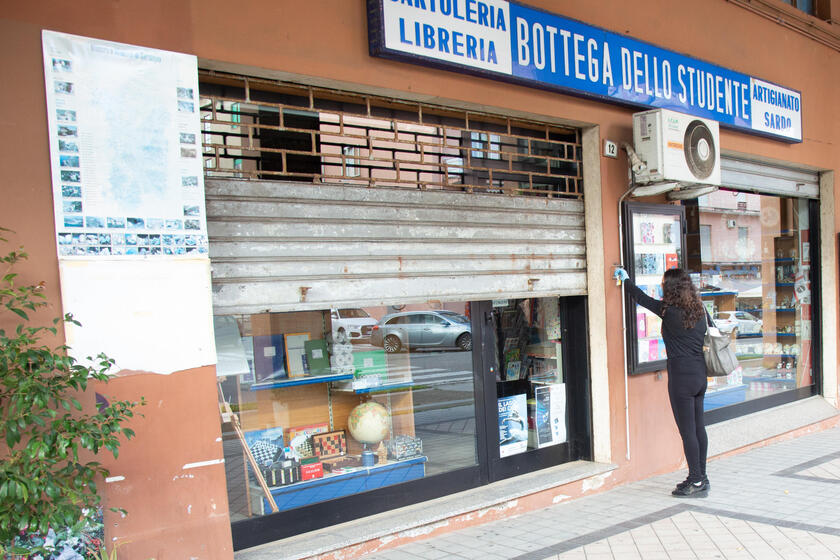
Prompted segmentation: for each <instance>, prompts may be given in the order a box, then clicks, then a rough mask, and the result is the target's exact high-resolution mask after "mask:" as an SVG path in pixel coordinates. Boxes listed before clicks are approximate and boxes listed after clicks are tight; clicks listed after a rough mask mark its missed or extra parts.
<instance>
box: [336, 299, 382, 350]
mask: <svg viewBox="0 0 840 560" xmlns="http://www.w3.org/2000/svg"><path fill="white" fill-rule="evenodd" d="M330 320H331V322H332V329H331V331H332V337H333V340H335V341H336V342H338V343H344V342H352V341H354V340H358V341H362V340H367V339H368V338H370V333H371V331H372V330H373V327H374V325H376V319H374V318H373V317H371V316H370V315H369V314H368V312H367V311H365V310H364V309H358V308H353V307H348V308H341V309H332V310H331V311H330Z"/></svg>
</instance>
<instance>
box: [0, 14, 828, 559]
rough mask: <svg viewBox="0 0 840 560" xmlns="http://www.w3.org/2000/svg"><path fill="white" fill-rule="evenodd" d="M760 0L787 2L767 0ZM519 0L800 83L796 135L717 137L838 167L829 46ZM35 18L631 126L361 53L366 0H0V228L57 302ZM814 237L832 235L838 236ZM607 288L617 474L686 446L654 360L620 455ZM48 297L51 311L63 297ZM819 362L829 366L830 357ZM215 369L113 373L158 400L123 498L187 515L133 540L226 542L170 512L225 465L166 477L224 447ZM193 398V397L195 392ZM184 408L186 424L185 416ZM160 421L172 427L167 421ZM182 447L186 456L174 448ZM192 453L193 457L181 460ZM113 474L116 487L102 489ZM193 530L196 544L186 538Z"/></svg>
mask: <svg viewBox="0 0 840 560" xmlns="http://www.w3.org/2000/svg"><path fill="white" fill-rule="evenodd" d="M767 1H768V3H771V4H772V3H774V2H775V3H777V4H779V6H782V5H783V4H782V2H776V1H775V0H767ZM527 3H528V4H530V5H532V6H534V7H538V8H542V9H545V10H546V11H550V12H555V13H558V12H561V13H562V14H563V15H565V16H568V17H572V18H576V19H579V20H582V21H585V22H587V23H591V24H593V25H597V26H600V27H603V28H606V29H608V30H610V31H615V32H617V33H622V34H627V35H628V36H632V37H635V38H638V39H642V40H646V41H649V42H651V43H654V44H656V45H658V46H661V47H663V48H666V49H670V50H674V51H679V52H684V53H686V54H688V55H690V56H692V57H695V58H699V59H703V60H706V61H708V62H712V63H714V64H718V65H720V66H723V67H727V68H731V69H733V70H736V71H740V72H743V73H746V74H749V75H753V76H757V77H760V78H762V79H765V80H769V81H773V82H777V83H780V84H782V85H784V86H787V87H790V88H794V89H797V90H800V91H801V92H802V100H803V107H804V109H803V119H804V121H803V133H804V141H803V142H802V143H801V144H786V143H783V142H779V141H774V140H768V139H763V138H759V137H756V136H750V135H747V134H743V133H739V132H732V131H728V130H723V131H721V143H722V147H723V149H724V150H727V151H731V152H739V153H744V154H749V155H752V156H758V157H763V158H769V159H773V160H777V161H786V162H790V163H794V164H801V165H807V166H814V167H816V168H819V169H838V168H840V151H838V148H837V138H840V111H839V110H838V107H837V105H838V103H837V98H836V92H837V91H840V57H838V52H837V51H835V50H833V49H831V48H829V47H826V46H823V45H820V44H818V43H817V42H815V41H813V40H811V39H809V38H807V37H804V36H803V35H801V34H798V33H796V32H793V31H790V30H786V29H785V28H783V27H782V26H780V25H778V24H777V23H775V22H774V21H771V20H768V19H766V18H762V17H759V16H757V15H755V14H753V13H750V12H749V11H747V10H745V9H743V8H740V7H738V6H737V5H735V4H733V3H731V2H727V1H725V0H704V1H702V2H680V3H674V2H668V1H666V0H646V1H645V2H618V1H615V0H613V1H608V0H593V1H591V2H562V3H558V2H555V1H550V0H529V1H528V2H527ZM832 4H833V6H832V7H833V8H834V10H833V11H834V13H835V14H840V0H834V1H833V2H832ZM820 25H822V24H820ZM823 27H825V28H827V29H832V28H833V30H834V32H835V33H837V30H836V27H837V26H836V25H834V26H832V27H829V26H828V25H824V26H823ZM41 29H51V30H55V31H63V32H68V33H73V34H78V35H84V36H89V37H95V38H101V39H108V40H114V41H120V42H125V43H131V44H137V45H143V46H149V47H156V48H160V49H167V50H174V51H180V52H186V53H192V54H195V55H197V56H198V57H199V58H200V60H201V61H211V62H212V64H213V65H214V66H216V67H225V65H228V66H226V67H227V68H228V69H231V70H235V69H236V68H235V67H234V66H233V65H239V66H241V67H252V68H260V69H264V70H265V71H269V72H271V71H274V72H284V73H289V74H293V75H300V76H309V77H311V78H313V79H316V80H318V81H319V82H321V83H325V84H336V83H343V84H355V85H354V86H353V87H359V88H364V89H370V90H373V91H391V92H393V93H394V95H396V96H399V95H407V96H412V97H419V98H422V99H424V100H426V101H428V102H436V101H439V102H441V103H452V102H462V103H466V104H470V105H479V106H482V107H484V108H485V109H487V110H491V109H489V108H492V107H498V108H500V109H501V110H513V111H526V112H529V113H534V114H537V115H546V116H550V117H555V118H564V119H569V120H571V121H576V122H579V123H592V124H598V125H600V127H601V128H600V133H601V136H602V138H607V139H610V140H612V141H615V142H622V141H631V139H632V131H631V117H630V115H631V114H632V112H633V110H631V109H628V108H623V107H618V106H613V105H608V104H604V103H600V102H595V101H590V100H585V99H580V98H575V97H570V96H564V95H561V94H558V93H553V92H547V91H540V90H536V89H531V88H527V87H522V86H513V85H510V84H505V83H502V82H496V81H492V80H487V79H481V78H475V77H472V76H467V75H461V74H458V73H455V72H449V71H443V70H436V69H431V68H425V67H422V66H417V65H411V64H405V63H400V62H392V61H387V60H383V59H377V58H372V57H370V56H369V54H368V44H367V29H366V8H365V3H364V2H363V1H361V0H356V1H350V0H316V1H315V2H309V3H302V2H299V1H298V0H273V1H268V0H254V1H252V2H247V3H239V4H231V3H230V2H221V1H219V0H202V1H201V2H199V1H182V2H164V1H161V0H123V1H120V2H116V1H113V0H91V1H88V2H84V3H79V4H76V5H74V6H73V8H72V9H69V8H67V7H66V6H65V5H63V4H62V3H58V2H47V1H32V2H17V3H6V5H4V8H3V14H2V19H0V67H2V68H3V69H4V77H6V78H7V80H6V83H5V84H4V87H2V88H0V107H2V109H0V111H2V113H0V154H3V158H4V177H3V183H2V187H0V192H2V194H3V197H2V199H0V226H3V227H8V228H11V229H14V230H16V231H17V232H18V233H17V236H16V237H15V239H16V241H19V242H21V243H24V244H25V245H26V246H27V248H28V249H29V250H30V252H31V253H33V255H36V258H34V259H33V261H32V262H31V263H30V264H29V265H28V266H27V267H25V270H24V275H25V276H27V277H31V278H35V279H38V280H40V279H44V280H46V281H47V285H48V295H49V296H50V298H51V300H52V301H54V302H57V301H58V298H57V295H58V272H57V261H56V257H55V245H54V243H55V242H54V228H53V221H52V220H53V216H52V194H51V185H50V171H49V157H48V142H47V130H46V119H45V101H44V78H43V69H42V62H41V39H40V30H41ZM206 64H207V63H202V65H206ZM243 71H244V70H243ZM600 165H601V177H602V189H603V191H602V192H603V194H602V202H603V210H604V231H605V243H606V251H605V252H606V254H605V262H606V264H607V265H611V264H612V263H617V262H618V261H619V246H618V229H617V228H618V216H617V207H616V204H617V200H618V197H619V196H620V195H621V194H622V193H623V192H624V190H625V188H626V177H627V167H626V162H625V160H624V158H623V157H622V158H619V159H617V160H613V159H609V158H601V163H600ZM835 216H840V211H837V210H836V209H835ZM834 230H835V231H839V230H840V218H838V222H837V223H835V224H834ZM823 242H824V243H831V244H832V246H833V244H834V242H835V240H834V239H825V240H823ZM835 250H836V248H835ZM610 273H611V269H609V270H607V271H605V274H606V275H609V274H610ZM594 295H595V297H601V295H599V294H594ZM603 297H604V298H605V300H606V304H607V308H608V316H607V325H608V327H607V329H608V330H607V339H606V340H605V341H603V348H593V349H592V351H593V352H602V351H605V352H606V353H607V358H608V364H609V376H610V405H611V406H610V409H611V411H612V414H611V435H612V442H611V444H612V452H613V453H612V454H613V460H614V461H615V462H617V463H618V464H619V465H620V467H621V468H620V469H619V470H618V471H617V472H616V473H615V478H614V480H615V481H616V482H621V481H625V480H632V479H638V478H642V477H645V476H649V475H651V474H653V473H658V472H666V471H671V470H674V469H675V468H677V467H679V465H680V463H681V460H682V451H681V449H680V446H679V439H678V437H677V434H676V428H675V427H674V423H673V420H672V418H671V412H670V409H669V405H668V400H667V394H666V380H665V379H664V377H663V378H661V379H659V378H657V376H656V374H647V375H642V376H638V377H634V378H633V379H631V380H630V382H629V399H630V411H631V414H630V420H631V426H630V438H631V443H632V449H631V453H632V458H631V461H630V462H629V464H628V463H627V462H626V461H625V459H624V456H625V444H626V442H625V437H624V434H625V421H624V413H623V411H624V379H623V359H624V358H623V352H622V333H621V330H620V325H621V315H620V313H621V309H620V293H619V291H618V289H617V288H616V287H615V285H614V284H613V283H612V282H611V281H610V280H609V279H607V288H606V293H605V294H603ZM55 311H56V312H58V311H60V306H59V305H58V304H56V308H55ZM56 314H57V313H56ZM50 316H52V315H50ZM828 366H829V367H836V366H837V364H828ZM210 370H212V368H201V369H197V370H190V371H187V372H181V373H177V374H173V375H172V376H169V377H159V376H148V375H132V376H128V377H123V378H119V379H118V380H116V381H115V383H114V388H115V389H116V390H118V391H120V392H123V391H124V392H125V394H126V395H129V394H133V395H139V394H146V396H147V399H149V400H150V401H152V399H151V396H152V395H155V396H156V397H161V398H162V403H163V404H161V405H160V406H158V405H157V404H155V403H156V402H157V400H155V401H154V402H152V404H150V406H148V407H146V414H147V416H148V415H150V414H151V413H152V411H154V413H155V415H154V418H153V419H152V418H150V419H149V421H150V422H152V421H153V423H150V424H149V425H148V427H146V428H141V430H148V432H145V431H143V432H141V430H138V433H139V435H138V438H137V440H136V441H135V442H132V443H131V444H130V445H128V446H126V449H125V454H124V455H123V456H122V458H121V459H120V462H119V463H118V464H117V465H116V467H118V468H116V469H115V473H116V472H117V470H120V469H123V470H124V472H131V473H132V476H133V477H135V480H136V479H137V478H136V477H138V476H141V477H142V476H146V477H147V478H145V479H144V480H145V482H144V483H143V485H141V484H140V482H137V483H133V484H135V485H134V486H133V487H132V488H133V490H132V492H133V493H132V494H131V498H130V500H129V501H130V502H131V503H130V504H128V505H127V506H124V507H127V508H128V509H129V510H131V509H132V508H133V507H134V504H137V506H138V510H140V509H145V508H147V507H154V506H155V505H156V504H158V505H159V504H160V502H155V500H151V499H147V496H143V495H141V494H142V493H143V492H141V488H147V489H148V496H158V494H157V493H156V492H157V491H158V490H159V488H158V487H157V485H161V484H164V483H165V485H166V486H165V487H164V488H165V489H166V490H167V491H172V492H174V493H175V495H176V497H174V498H171V499H169V497H167V501H166V502H165V503H166V507H165V508H164V509H163V510H160V515H159V517H158V519H167V520H170V521H167V523H170V522H171V523H172V524H173V525H172V531H178V530H180V529H176V528H175V527H176V526H177V525H178V524H183V527H184V529H183V535H184V536H183V537H181V536H177V537H176V536H175V535H176V532H173V533H172V534H171V535H170V534H169V533H166V532H165V531H164V532H163V533H154V529H153V528H152V525H145V523H147V522H148V523H152V522H153V520H152V519H145V520H143V521H142V522H141V521H137V522H136V523H137V525H130V526H131V527H132V529H131V530H132V531H137V533H136V534H137V535H138V536H137V540H138V541H139V540H141V539H143V540H145V539H146V538H147V537H148V538H150V539H154V538H159V539H164V541H165V542H178V543H182V542H183V543H184V544H183V547H182V550H183V551H186V550H187V549H188V548H190V546H192V547H193V548H194V549H195V550H198V549H199V547H201V546H204V545H203V544H201V543H204V542H213V543H216V542H221V543H223V542H229V539H228V541H225V538H226V537H225V535H226V534H228V533H226V528H224V527H222V525H224V523H223V522H222V521H217V518H216V514H215V513H210V512H209V511H206V510H202V512H203V513H202V516H203V522H202V523H204V524H205V525H204V527H205V532H204V533H203V537H204V538H203V539H202V538H200V537H201V536H202V535H199V533H200V532H201V531H200V530H199V529H198V527H197V526H194V525H192V523H193V519H194V518H193V517H190V515H192V514H189V515H188V514H185V513H184V511H179V512H177V515H176V514H175V513H174V512H173V511H169V509H167V508H171V509H172V510H175V509H177V508H183V507H184V506H185V504H187V503H194V502H189V500H188V499H187V496H188V494H191V493H192V492H193V491H197V492H201V493H202V495H203V496H204V499H205V503H204V504H203V505H202V506H200V507H202V508H206V507H207V502H206V500H207V497H208V496H219V500H220V501H218V502H216V505H217V507H221V504H222V501H223V493H224V480H223V477H222V475H221V474H219V473H220V472H221V471H220V469H215V467H213V468H207V469H206V470H202V471H201V473H200V478H199V471H200V469H196V470H195V474H196V477H197V478H196V479H191V480H190V481H189V483H187V481H186V480H177V481H175V480H165V479H166V477H167V476H169V477H173V476H176V475H177V474H178V473H177V467H180V465H182V464H184V463H188V462H191V461H201V460H205V459H209V458H212V457H220V456H221V452H220V451H219V448H218V444H217V443H215V440H214V438H215V437H217V432H218V429H219V428H218V421H217V418H216V417H215V415H216V411H215V393H214V391H215V389H214V378H213V376H212V375H211V374H210V373H209V371H210ZM199 398H200V399H202V402H200V403H199V402H198V399H199ZM193 406H197V407H199V408H200V410H196V411H195V412H196V414H194V415H192V416H190V417H188V418H186V417H185V416H184V411H186V410H193V409H192V407H193ZM211 409H212V413H211V412H210V411H211ZM185 420H188V422H189V423H188V424H184V421H185ZM164 426H166V427H167V428H168V429H167V430H164ZM187 426H189V429H190V430H193V431H192V432H191V433H190V434H189V437H187V435H185V434H181V433H180V430H181V429H185V428H186V427H187ZM163 434H169V435H171V436H172V437H174V439H175V441H178V442H180V443H181V444H188V446H189V444H190V442H191V438H195V439H196V441H197V442H199V443H197V444H196V445H197V447H195V448H192V447H190V449H193V451H194V453H193V454H190V453H187V452H186V450H184V449H181V448H180V447H178V446H177V445H176V444H175V443H173V444H172V445H169V444H166V445H167V447H165V448H163V447H161V445H162V442H161V439H160V436H162V435H163ZM163 451H166V454H164V453H163ZM177 453H183V454H182V455H180V456H179V457H180V458H179V459H178V460H174V457H175V456H177V455H175V454H177ZM170 455H171V457H173V459H172V460H171V461H170V460H169V457H170ZM187 455H190V456H191V457H192V456H195V457H196V458H187ZM128 457H131V458H132V461H133V464H132V465H130V466H126V467H123V462H124V461H125V462H127V461H128ZM182 459H183V462H181V460H182ZM160 461H165V462H164V463H161V462H160ZM159 467H160V468H159ZM173 469H174V470H173ZM217 470H218V471H219V472H216V471H217ZM182 482H183V483H184V484H183V485H182V484H181V483H182ZM188 484H189V486H188ZM111 488H114V489H115V490H111ZM118 488H119V487H118V486H112V487H111V486H109V493H113V492H115V491H116V489H118ZM184 488H189V490H188V491H187V490H183V489H184ZM182 492H183V493H182ZM110 499H111V494H109V500H110ZM193 512H195V510H193ZM170 514H171V516H170ZM130 523H134V521H133V520H132V521H129V522H126V524H125V525H121V526H122V527H125V528H128V527H129V524H130ZM143 527H146V528H143ZM167 530H168V529H167ZM145 531H152V532H151V533H149V532H145ZM177 534H178V535H181V533H177ZM178 539H182V540H178ZM190 539H192V540H190ZM188 542H191V543H192V544H191V545H189V546H188V544H187V543H188ZM143 546H145V545H143ZM178 546H181V545H180V544H179V545H178ZM190 550H193V549H192V548H190ZM202 550H203V549H202ZM146 553H147V549H146V548H143V554H146ZM148 554H149V555H155V557H156V558H163V557H185V556H187V554H186V553H184V554H177V553H174V552H173V553H172V556H168V554H170V552H169V551H168V550H167V551H166V554H167V556H161V555H158V553H157V552H153V551H152V549H148ZM192 554H193V552H191V553H190V555H192ZM229 554H230V553H229V552H225V551H224V550H221V551H214V552H211V553H207V555H206V556H205V555H204V554H202V555H201V557H213V558H225V557H229ZM132 557H134V556H133V555H132ZM137 557H141V556H137Z"/></svg>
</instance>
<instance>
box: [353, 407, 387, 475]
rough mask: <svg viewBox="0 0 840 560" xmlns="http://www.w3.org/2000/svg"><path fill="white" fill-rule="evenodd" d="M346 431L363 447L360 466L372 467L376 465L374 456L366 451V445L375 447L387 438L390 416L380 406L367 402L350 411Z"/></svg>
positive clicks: (371, 452) (368, 450)
mask: <svg viewBox="0 0 840 560" xmlns="http://www.w3.org/2000/svg"><path fill="white" fill-rule="evenodd" d="M347 429H348V430H349V431H350V435H351V436H353V438H354V439H355V440H356V441H358V442H359V443H361V444H363V445H364V450H363V451H362V466H365V467H372V466H373V465H374V464H375V463H376V459H375V457H376V456H375V455H374V453H373V451H371V450H370V449H368V445H376V444H377V443H380V442H381V441H382V440H384V439H385V438H386V437H387V436H388V432H389V431H390V429H391V416H390V415H389V414H388V410H387V409H386V408H385V407H384V406H382V405H381V404H379V403H377V402H373V401H368V402H365V403H362V404H360V405H359V406H357V407H356V408H354V409H353V410H351V411H350V416H349V417H348V418H347Z"/></svg>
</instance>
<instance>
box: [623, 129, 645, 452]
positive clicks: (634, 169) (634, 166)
mask: <svg viewBox="0 0 840 560" xmlns="http://www.w3.org/2000/svg"><path fill="white" fill-rule="evenodd" d="M621 147H622V148H624V151H625V152H627V159H628V160H629V162H630V184H629V186H628V188H627V191H626V192H625V193H624V194H622V195H621V196H620V197H619V199H618V259H619V264H618V266H620V267H621V268H624V227H623V220H622V212H621V205H622V204H623V203H624V199H625V198H627V196H628V195H629V194H630V193H632V192H633V189H634V188H635V187H634V184H635V180H634V179H635V177H634V175H635V174H636V173H640V172H641V171H643V170H644V169H645V168H646V167H647V164H646V163H645V162H643V161H642V160H641V158H639V156H638V155H637V154H636V152H635V150H633V147H632V146H630V144H628V143H627V142H624V143H622V145H621ZM625 305H626V302H625V296H624V286H621V344H622V347H623V349H624V431H625V433H624V438H625V441H626V442H627V450H626V453H625V455H624V457H625V458H626V459H627V461H630V395H629V389H628V386H629V384H630V377H629V374H628V371H627V314H626V313H625Z"/></svg>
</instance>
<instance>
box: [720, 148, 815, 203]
mask: <svg viewBox="0 0 840 560" xmlns="http://www.w3.org/2000/svg"><path fill="white" fill-rule="evenodd" d="M720 171H721V174H720V176H721V185H723V186H724V187H733V188H737V189H743V190H750V191H753V192H757V193H764V194H775V195H780V196H794V197H800V198H814V199H817V198H819V195H820V176H819V173H817V172H816V171H804V170H801V169H792V168H790V167H783V166H780V165H773V164H768V163H758V162H754V161H748V160H744V159H739V158H735V157H727V156H723V157H722V158H721V161H720Z"/></svg>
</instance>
